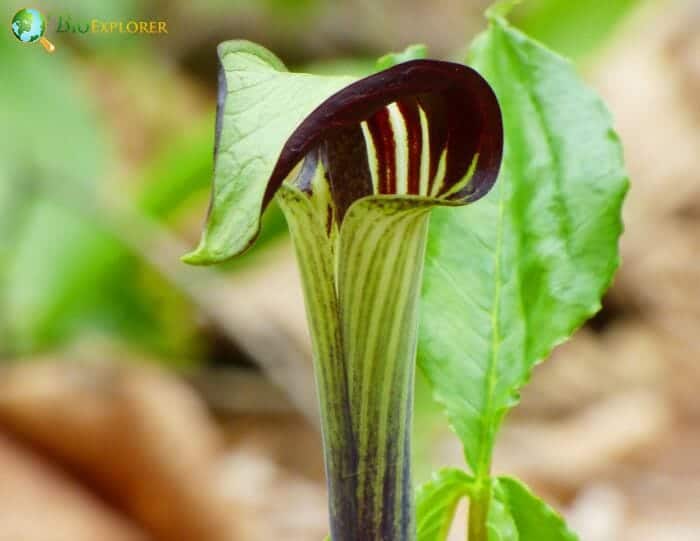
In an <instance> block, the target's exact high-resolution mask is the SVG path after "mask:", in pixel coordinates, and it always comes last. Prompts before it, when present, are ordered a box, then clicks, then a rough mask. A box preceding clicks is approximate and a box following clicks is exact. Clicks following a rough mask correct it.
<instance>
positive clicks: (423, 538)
mask: <svg viewBox="0 0 700 541" xmlns="http://www.w3.org/2000/svg"><path fill="white" fill-rule="evenodd" d="M473 483H474V479H473V478H472V477H470V476H469V475H467V474H466V473H464V472H463V471H462V470H458V469H454V468H445V469H443V470H440V471H439V472H437V473H435V474H434V475H433V478H432V479H431V480H430V481H428V482H427V483H425V484H424V485H423V486H421V487H420V488H419V489H418V491H417V492H416V505H417V514H418V537H417V540H418V541H445V539H447V535H448V534H449V532H450V526H451V525H452V519H453V517H454V513H455V509H456V508H457V504H458V503H459V500H461V499H462V498H463V497H465V496H467V495H468V494H469V493H470V491H471V488H472V484H473Z"/></svg>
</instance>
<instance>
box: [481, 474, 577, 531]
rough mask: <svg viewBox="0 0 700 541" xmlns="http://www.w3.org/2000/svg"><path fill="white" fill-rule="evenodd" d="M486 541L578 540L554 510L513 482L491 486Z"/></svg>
mask: <svg viewBox="0 0 700 541" xmlns="http://www.w3.org/2000/svg"><path fill="white" fill-rule="evenodd" d="M488 529H489V541H578V537H577V536H576V534H574V533H573V532H572V531H571V530H569V528H568V527H567V526H566V523H565V522H564V519H563V518H562V517H561V516H560V515H559V514H558V513H557V512H556V511H554V509H552V508H551V507H549V505H547V504H546V503H545V502H544V501H542V500H540V499H539V498H538V497H537V496H535V495H534V494H533V493H532V492H530V490H529V489H528V488H527V487H526V486H525V485H524V484H522V483H521V482H520V481H518V480H516V479H512V478H510V477H499V478H498V479H496V480H495V481H494V483H493V499H492V500H491V506H490V511H489V518H488Z"/></svg>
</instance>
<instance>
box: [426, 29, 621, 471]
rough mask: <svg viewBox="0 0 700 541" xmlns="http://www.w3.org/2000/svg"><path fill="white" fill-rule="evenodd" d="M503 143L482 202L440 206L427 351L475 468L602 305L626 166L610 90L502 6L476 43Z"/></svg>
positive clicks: (429, 266) (440, 394)
mask: <svg viewBox="0 0 700 541" xmlns="http://www.w3.org/2000/svg"><path fill="white" fill-rule="evenodd" d="M471 58H472V61H473V63H474V67H475V68H476V69H477V70H479V71H480V72H481V74H482V75H483V76H484V77H485V78H486V79H487V81H489V83H490V84H491V85H492V87H493V88H494V90H495V92H496V95H497V97H498V99H499V101H500V104H501V108H502V111H503V119H504V128H505V141H506V144H505V153H504V161H503V165H502V168H501V175H500V177H499V180H498V182H496V185H495V187H494V189H493V190H492V191H491V192H490V193H489V194H488V195H487V196H486V197H485V198H484V199H483V200H482V201H480V202H479V204H478V205H473V206H469V207H465V208H461V209H449V210H448V211H445V210H444V209H436V210H435V211H434V213H433V217H432V220H431V228H430V240H429V245H428V252H427V261H426V268H425V281H424V287H423V303H422V312H421V322H422V323H421V327H422V329H421V339H420V345H419V363H420V366H421V368H422V370H423V371H424V373H425V375H426V376H427V378H428V380H429V381H430V382H431V384H432V386H433V389H434V395H435V397H436V399H437V401H438V402H439V403H441V404H442V405H443V406H444V408H445V409H446V411H447V414H448V417H449V420H450V424H451V426H452V427H453V429H454V430H455V432H456V433H457V435H458V436H459V437H460V439H461V440H462V442H463V444H464V449H465V454H466V458H467V461H468V463H469V465H470V466H471V468H472V471H473V472H474V473H475V475H476V476H477V478H479V479H484V478H486V476H487V475H488V471H489V469H490V462H491V454H492V449H493V444H494V438H495V434H496V431H497V429H498V426H499V424H500V422H501V420H502V419H503V416H504V415H505V413H506V412H507V411H508V409H509V408H511V407H513V406H514V405H515V404H516V403H517V401H518V399H519V396H518V391H519V389H520V388H521V387H522V385H523V384H524V383H525V382H526V381H527V380H528V379H529V377H530V373H531V371H532V368H533V366H534V365H535V364H536V363H537V362H539V361H540V360H542V359H544V358H545V357H546V356H547V355H548V354H549V352H550V351H551V350H552V348H553V347H554V346H556V345H557V344H560V343H561V342H563V341H565V340H566V339H567V338H568V337H569V336H570V335H571V334H572V333H573V332H574V330H575V329H576V328H577V327H579V326H580V325H581V324H582V323H583V322H584V321H585V320H586V319H587V318H588V317H590V316H591V315H592V314H594V313H595V312H596V311H597V310H598V309H599V308H600V298H601V296H602V294H603V293H604V291H605V290H606V289H607V287H608V285H609V284H610V281H611V279H612V276H613V274H614V271H615V269H616V268H617V266H618V261H619V257H618V239H619V237H620V234H621V232H622V221H621V216H620V214H621V205H622V200H623V197H624V194H625V192H626V190H627V183H628V181H627V175H626V173H625V170H624V166H623V160H622V150H621V145H620V142H619V140H618V137H617V135H616V134H615V132H614V131H613V128H612V120H611V118H610V115H609V113H608V111H607V110H606V108H605V106H604V105H603V103H602V101H601V100H600V98H599V97H598V96H597V95H596V94H595V93H594V92H593V91H592V90H591V89H589V88H588V87H587V86H586V85H585V84H584V83H583V82H582V81H581V79H580V78H579V76H578V75H577V74H576V72H575V70H574V68H573V67H572V65H571V64H570V63H569V62H568V61H566V60H565V59H563V58H561V57H560V56H558V55H556V54H554V53H552V52H551V51H549V50H548V49H546V48H545V47H543V46H542V45H540V44H539V43H537V42H535V41H533V40H531V39H529V38H528V37H527V36H526V35H524V34H523V33H521V32H519V31H518V30H516V29H514V28H512V27H511V26H510V25H509V24H508V23H507V22H506V21H505V20H504V19H503V18H502V17H494V18H493V20H492V22H491V26H490V28H489V30H488V31H487V32H485V33H484V34H483V35H482V36H481V37H480V38H478V40H477V42H476V43H475V45H474V46H473V48H472V51H471Z"/></svg>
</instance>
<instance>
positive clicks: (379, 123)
mask: <svg viewBox="0 0 700 541" xmlns="http://www.w3.org/2000/svg"><path fill="white" fill-rule="evenodd" d="M367 126H368V127H369V132H370V134H372V142H373V143H374V150H375V153H376V155H377V176H378V178H377V188H378V190H379V193H396V144H395V143H394V131H393V130H392V128H391V121H390V120H389V111H388V110H387V109H386V107H384V108H382V109H379V111H377V112H376V113H374V114H373V115H372V117H371V118H370V119H369V120H368V121H367Z"/></svg>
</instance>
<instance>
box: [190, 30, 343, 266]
mask: <svg viewBox="0 0 700 541" xmlns="http://www.w3.org/2000/svg"><path fill="white" fill-rule="evenodd" d="M218 52H219V59H220V61H221V68H222V77H224V79H222V80H220V92H223V95H222V96H221V97H220V98H221V99H220V101H219V109H218V112H217V140H216V151H215V154H216V160H215V164H214V190H213V193H212V205H211V210H210V214H209V217H208V220H207V226H206V229H205V231H204V234H203V236H202V240H201V242H200V245H199V247H198V248H197V249H196V250H195V251H194V252H192V253H191V254H188V255H187V256H186V257H185V261H187V262H188V263H193V264H208V263H216V262H220V261H223V260H225V259H228V258H229V257H232V256H234V255H236V254H238V253H240V252H242V251H243V250H245V249H246V248H247V247H248V246H250V244H251V243H252V242H253V241H254V240H255V237H256V235H257V234H258V231H259V229H260V214H261V210H262V202H263V196H264V193H265V188H266V186H267V179H268V178H269V177H270V174H271V173H272V169H273V167H274V165H275V162H276V161H277V158H278V157H279V154H280V151H281V150H282V147H283V146H284V143H285V141H287V139H288V138H289V136H290V135H291V134H292V132H293V131H294V129H295V128H296V127H297V125H298V124H299V123H300V122H301V121H302V120H303V119H304V118H305V117H306V116H307V115H308V114H309V113H310V112H311V111H312V110H313V109H315V108H316V106H318V105H319V104H320V103H321V102H323V101H324V100H325V99H326V98H328V97H329V96H331V95H332V94H334V93H335V92H336V91H338V90H340V89H341V88H343V87H344V86H347V85H348V84H349V83H351V82H353V80H354V79H353V78H348V77H328V76H326V77H320V76H314V75H306V74H296V73H289V72H287V71H286V70H285V68H284V65H283V64H282V62H281V61H280V60H279V59H278V58H277V57H275V56H274V55H273V54H272V53H271V52H269V51H268V50H267V49H264V48H263V47H260V46H259V45H255V44H253V43H250V42H246V41H228V42H225V43H222V44H221V45H219V47H218Z"/></svg>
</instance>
